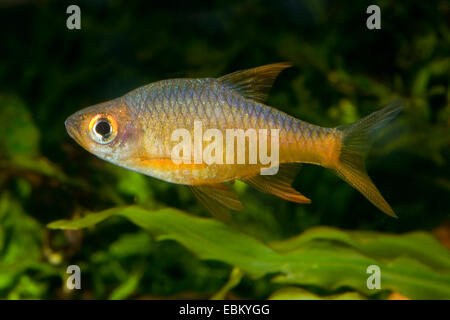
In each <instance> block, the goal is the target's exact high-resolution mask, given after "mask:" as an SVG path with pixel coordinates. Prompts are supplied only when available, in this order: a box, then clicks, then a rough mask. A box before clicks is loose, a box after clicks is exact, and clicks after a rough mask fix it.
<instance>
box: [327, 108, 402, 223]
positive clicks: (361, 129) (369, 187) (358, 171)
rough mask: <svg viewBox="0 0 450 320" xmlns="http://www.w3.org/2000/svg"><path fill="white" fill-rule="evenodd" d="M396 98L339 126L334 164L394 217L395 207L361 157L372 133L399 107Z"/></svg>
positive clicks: (377, 205) (341, 173)
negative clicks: (368, 171) (335, 162)
mask: <svg viewBox="0 0 450 320" xmlns="http://www.w3.org/2000/svg"><path fill="white" fill-rule="evenodd" d="M401 110H402V105H401V104H400V103H399V102H396V103H392V104H390V105H388V106H387V107H385V108H384V109H381V110H379V111H376V112H374V113H372V114H370V115H368V116H367V117H365V118H363V119H361V120H359V121H358V122H355V123H352V124H349V125H346V126H342V127H338V128H337V129H338V130H339V131H340V132H341V133H342V144H341V153H340V156H339V161H338V163H337V165H336V166H335V167H334V169H335V170H336V172H337V174H338V176H340V177H341V178H342V179H344V180H345V181H347V182H348V183H349V184H350V185H351V186H353V187H354V188H356V189H357V190H359V192H361V193H362V194H363V195H364V196H365V197H366V198H367V199H368V200H369V201H370V202H372V203H373V204H374V205H375V206H376V207H378V208H379V209H380V210H382V211H383V212H385V213H387V214H388V215H390V216H392V217H396V215H395V213H394V210H392V208H391V206H390V205H389V204H388V203H387V202H386V200H384V198H383V196H382V195H381V194H380V191H378V189H377V187H376V186H375V185H374V184H373V182H372V180H370V178H369V176H368V175H367V173H366V169H365V165H364V158H365V155H366V154H367V151H368V150H369V148H370V145H371V142H372V137H373V136H374V134H375V133H376V132H378V131H379V130H380V129H382V128H383V127H384V126H385V125H386V124H387V123H388V122H389V121H390V120H392V119H393V118H394V117H395V116H396V115H397V114H398V113H399V112H400V111H401Z"/></svg>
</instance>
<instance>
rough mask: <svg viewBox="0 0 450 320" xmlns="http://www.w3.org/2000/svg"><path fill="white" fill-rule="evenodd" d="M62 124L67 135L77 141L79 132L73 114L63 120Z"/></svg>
mask: <svg viewBox="0 0 450 320" xmlns="http://www.w3.org/2000/svg"><path fill="white" fill-rule="evenodd" d="M64 126H65V127H66V131H67V133H68V134H69V136H70V137H71V138H72V139H73V140H75V141H76V142H79V138H80V134H79V132H78V121H77V120H76V119H74V117H73V115H72V116H70V117H68V118H67V119H66V121H64Z"/></svg>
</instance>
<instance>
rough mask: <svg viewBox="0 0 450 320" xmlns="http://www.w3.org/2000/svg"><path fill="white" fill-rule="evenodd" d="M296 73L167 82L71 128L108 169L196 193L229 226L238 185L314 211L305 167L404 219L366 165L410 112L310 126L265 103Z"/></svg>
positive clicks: (88, 113) (275, 70) (89, 112)
mask: <svg viewBox="0 0 450 320" xmlns="http://www.w3.org/2000/svg"><path fill="white" fill-rule="evenodd" d="M288 66H290V64H288V63H277V64H272V65H267V66H262V67H259V68H254V69H248V70H244V71H238V72H235V73H231V74H229V75H225V76H223V77H221V78H217V79H216V78H204V79H170V80H163V81H158V82H155V83H152V84H149V85H146V86H143V87H140V88H138V89H135V90H133V91H131V92H129V93H127V94H125V95H124V96H122V97H120V98H117V99H114V100H111V101H108V102H105V103H101V104H98V105H94V106H92V107H88V108H85V109H83V110H81V111H79V112H77V113H75V114H74V115H72V116H71V117H69V118H68V119H67V120H66V128H67V131H68V133H69V135H70V136H71V137H73V138H74V139H75V140H76V141H77V142H78V143H79V144H80V145H81V146H82V147H84V148H85V149H86V150H88V151H89V152H91V153H93V154H95V155H96V156H98V157H100V158H102V159H104V160H106V161H109V162H112V163H114V164H116V165H119V166H122V167H125V168H127V169H130V170H134V171H137V172H140V173H143V174H146V175H149V176H152V177H156V178H159V179H162V180H165V181H168V182H172V183H177V184H186V185H190V186H191V187H192V189H193V191H194V193H195V194H196V196H197V197H198V198H199V199H200V200H201V201H202V203H203V204H205V206H206V207H207V208H208V209H209V210H210V211H212V212H213V213H214V214H216V215H217V216H219V217H222V218H223V217H224V216H225V215H226V212H227V211H226V208H229V209H233V210H238V209H240V208H241V204H240V202H239V200H238V199H237V195H236V194H235V193H234V192H233V191H232V189H231V188H230V187H229V186H227V185H225V184H223V183H224V182H229V181H234V180H237V179H239V180H242V181H244V182H246V183H248V184H249V185H251V186H253V187H255V188H256V189H258V190H260V191H263V192H267V193H272V194H274V195H277V196H279V197H281V198H283V199H286V200H289V201H294V202H299V203H309V202H310V200H309V199H308V198H306V197H305V196H303V195H302V194H301V193H300V192H298V191H297V190H295V189H294V188H292V186H291V184H292V181H293V179H294V178H295V175H296V173H297V172H298V168H299V164H301V163H313V164H317V165H321V166H323V167H326V168H329V169H332V170H333V171H334V172H336V173H337V174H338V175H339V176H340V177H342V178H343V179H344V180H346V181H347V182H348V183H349V184H350V185H352V186H353V187H355V188H356V189H358V190H359V191H360V192H361V193H362V194H364V195H365V196H366V197H367V198H368V199H369V200H370V201H371V202H372V203H373V204H374V205H376V206H377V207H378V208H380V209H381V210H382V211H384V212H385V213H387V214H389V215H392V216H394V215H395V214H394V211H393V210H392V208H391V207H390V206H389V204H388V203H387V202H386V201H385V200H384V198H383V197H382V196H381V194H380V193H379V191H378V190H377V188H376V187H375V186H374V184H373V183H372V181H371V180H370V178H369V177H368V175H367V174H366V172H365V170H364V165H363V164H364V163H363V156H364V151H365V150H367V149H368V143H369V142H370V139H369V138H370V137H371V136H372V134H373V132H374V131H375V130H379V129H380V128H381V127H382V125H383V124H385V123H387V122H388V121H389V120H390V119H392V118H393V117H394V116H395V115H396V114H397V113H398V112H399V111H400V109H401V108H400V106H399V105H397V104H393V105H390V106H388V107H386V108H384V109H382V110H380V111H377V112H375V113H373V114H371V115H369V116H368V117H366V118H363V119H361V120H360V121H358V122H356V123H354V124H351V125H348V126H343V127H338V128H323V127H319V126H316V125H313V124H309V123H307V122H304V121H302V120H299V119H296V118H294V117H292V116H290V115H288V114H286V113H284V112H282V111H279V110H277V109H275V108H272V107H270V106H267V105H265V104H264V101H265V99H266V97H267V92H268V90H269V89H270V87H271V85H272V83H273V81H274V79H275V78H276V76H277V75H278V74H279V72H280V71H282V70H283V69H285V68H286V67H288ZM255 159H256V161H255ZM268 159H269V160H270V162H269V163H268ZM263 160H264V161H263ZM267 169H270V170H269V171H264V170H267ZM272 169H274V170H272Z"/></svg>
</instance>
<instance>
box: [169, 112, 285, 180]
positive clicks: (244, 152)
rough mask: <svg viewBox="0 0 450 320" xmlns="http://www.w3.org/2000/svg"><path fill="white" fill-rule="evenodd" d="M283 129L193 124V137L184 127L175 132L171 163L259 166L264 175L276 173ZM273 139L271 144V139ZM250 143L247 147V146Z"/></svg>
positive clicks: (172, 139)
mask: <svg viewBox="0 0 450 320" xmlns="http://www.w3.org/2000/svg"><path fill="white" fill-rule="evenodd" d="M279 131H280V129H270V130H269V129H252V128H250V129H247V130H244V129H226V130H225V134H224V132H223V131H222V130H219V129H213V128H210V129H207V130H206V131H205V132H203V124H202V121H194V130H193V136H192V135H191V132H190V131H189V130H187V129H185V128H180V129H176V130H174V131H173V133H172V135H171V141H172V142H178V143H177V144H176V145H175V146H174V147H173V148H172V152H171V159H172V161H173V162H174V163H175V164H177V165H179V164H181V163H184V164H192V163H194V164H202V163H205V164H207V165H211V164H255V165H256V164H258V165H261V166H266V167H262V168H261V170H260V172H261V174H262V175H274V174H277V172H278V168H279V163H280V162H279V144H280V143H279ZM269 138H270V143H269V141H268V139H269ZM247 141H248V144H247Z"/></svg>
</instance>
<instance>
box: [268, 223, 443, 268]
mask: <svg viewBox="0 0 450 320" xmlns="http://www.w3.org/2000/svg"><path fill="white" fill-rule="evenodd" d="M311 240H329V241H337V242H341V243H344V244H346V245H348V246H351V247H354V248H356V249H358V250H359V251H360V252H361V253H363V254H365V255H368V256H371V257H375V258H377V259H381V260H383V261H389V260H392V259H394V258H397V257H400V256H407V257H412V258H414V259H416V260H418V261H420V262H422V263H424V264H427V265H429V266H431V267H434V268H436V269H442V270H447V271H449V270H450V251H449V250H448V249H446V248H445V247H443V246H442V245H441V244H440V243H439V242H438V241H437V240H436V239H435V238H434V237H433V236H432V235H430V234H429V233H426V232H411V233H406V234H400V235H398V234H387V233H380V232H369V231H366V232H364V231H342V230H339V229H336V228H330V227H317V228H313V229H310V230H307V231H305V232H304V233H302V234H301V235H299V236H296V237H293V238H290V239H287V240H283V241H278V242H274V243H272V244H271V247H272V248H274V249H276V250H277V251H281V252H288V251H292V250H294V249H297V248H299V247H301V246H302V245H304V244H305V243H309V242H310V241H311Z"/></svg>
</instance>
